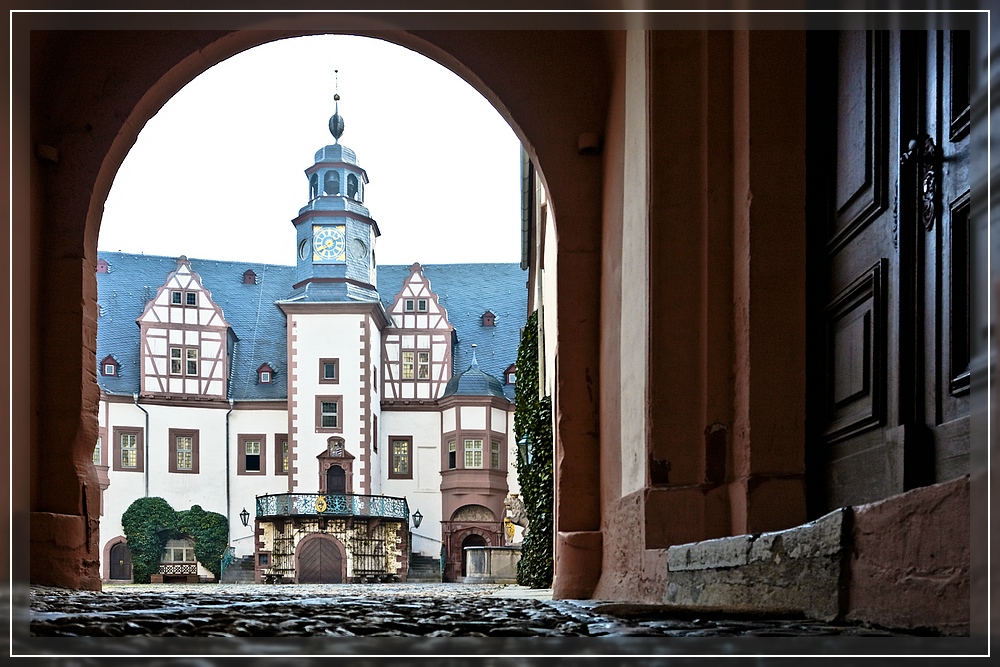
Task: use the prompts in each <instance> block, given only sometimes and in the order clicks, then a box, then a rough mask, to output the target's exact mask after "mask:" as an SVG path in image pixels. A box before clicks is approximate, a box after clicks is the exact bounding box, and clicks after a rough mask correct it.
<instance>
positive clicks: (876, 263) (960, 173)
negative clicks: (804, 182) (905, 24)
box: [807, 31, 969, 515]
mask: <svg viewBox="0 0 1000 667" xmlns="http://www.w3.org/2000/svg"><path fill="white" fill-rule="evenodd" d="M965 34H967V33H965ZM809 39H810V42H809V59H810V61H809V71H810V78H809V84H808V85H809V102H810V107H809V146H810V149H809V151H810V155H809V158H808V160H809V161H808V168H809V170H810V173H809V188H810V210H809V213H808V219H809V222H808V224H809V238H810V255H809V258H808V262H809V276H810V283H811V284H810V295H811V298H810V306H809V307H810V337H809V351H810V358H809V378H810V380H809V393H810V398H809V416H808V420H809V424H810V427H809V433H810V442H809V447H808V450H807V451H808V454H807V457H808V460H807V468H808V471H809V481H810V485H809V488H810V497H809V500H810V513H811V514H813V515H815V514H818V513H821V512H823V511H826V510H829V509H832V508H836V507H840V506H844V505H851V504H858V503H864V502H870V501H873V500H877V499H881V498H885V497H887V496H889V495H892V494H894V493H899V492H902V491H904V490H907V489H909V488H913V487H916V486H921V485H924V484H928V483H932V482H934V481H940V480H943V479H947V478H950V477H954V476H957V475H960V474H964V472H965V471H967V470H968V451H969V447H968V296H967V294H968V190H969V185H968V183H969V177H968V122H967V118H968V112H967V110H966V111H964V114H965V116H964V118H965V119H966V120H965V121H963V120H962V114H963V111H962V109H967V107H968V83H967V82H968V39H967V38H966V39H965V41H964V42H962V36H961V35H960V36H958V38H957V39H956V38H954V37H953V36H952V35H951V34H949V33H945V32H921V31H903V32H889V31H847V32H840V33H836V32H832V31H831V32H823V33H819V32H817V33H813V34H811V35H810V38H809ZM963 43H964V46H963ZM953 72H954V74H953ZM946 73H947V74H946ZM963 77H964V81H965V84H964V88H963V87H962V85H960V83H959V80H960V79H963ZM963 91H964V92H963ZM953 98H954V99H953ZM962 99H964V102H963V101H962ZM963 105H964V106H963ZM942 113H945V114H947V117H948V122H947V124H945V125H942V124H941V123H940V122H939V121H938V117H939V115H940V114H942ZM963 122H964V129H963V127H962V124H963ZM911 142H912V143H911ZM963 202H964V203H963ZM963 244H964V245H963ZM963 295H964V296H963ZM963 299H964V300H963Z"/></svg>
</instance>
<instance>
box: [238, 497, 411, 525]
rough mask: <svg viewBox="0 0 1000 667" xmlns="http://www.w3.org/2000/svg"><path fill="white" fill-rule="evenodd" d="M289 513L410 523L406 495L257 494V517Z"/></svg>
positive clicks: (278, 515) (282, 515) (291, 514)
mask: <svg viewBox="0 0 1000 667" xmlns="http://www.w3.org/2000/svg"><path fill="white" fill-rule="evenodd" d="M289 516H323V517H347V516H351V517H372V518H380V519H399V520H401V521H404V522H405V523H406V525H407V526H409V525H410V508H409V507H408V506H407V504H406V498H394V497H392V496H363V495H358V494H354V493H347V494H336V493H280V494H277V495H266V496H257V518H258V519H267V518H270V517H289Z"/></svg>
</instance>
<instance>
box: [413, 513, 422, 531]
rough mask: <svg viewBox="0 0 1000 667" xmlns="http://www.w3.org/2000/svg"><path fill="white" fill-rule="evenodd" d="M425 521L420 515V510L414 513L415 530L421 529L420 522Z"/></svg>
mask: <svg viewBox="0 0 1000 667" xmlns="http://www.w3.org/2000/svg"><path fill="white" fill-rule="evenodd" d="M423 520H424V515H423V514H421V513H420V510H417V511H416V512H414V513H413V527H414V528H420V522H421V521H423Z"/></svg>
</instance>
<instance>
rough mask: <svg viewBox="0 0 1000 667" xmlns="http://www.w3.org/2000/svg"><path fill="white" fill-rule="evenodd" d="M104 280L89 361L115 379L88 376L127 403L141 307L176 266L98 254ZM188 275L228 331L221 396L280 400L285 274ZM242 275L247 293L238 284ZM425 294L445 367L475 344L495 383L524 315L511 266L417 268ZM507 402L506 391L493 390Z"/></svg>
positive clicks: (464, 362)
mask: <svg viewBox="0 0 1000 667" xmlns="http://www.w3.org/2000/svg"><path fill="white" fill-rule="evenodd" d="M98 257H99V258H100V259H104V260H106V261H107V263H108V273H99V274H97V303H98V313H99V316H98V320H97V354H96V359H95V364H97V363H98V362H99V361H100V360H101V359H104V358H105V357H106V356H107V355H109V354H110V355H112V356H114V358H115V359H116V360H117V361H118V362H119V364H120V367H119V376H117V377H106V376H103V375H101V374H100V372H98V375H97V380H98V384H99V385H100V386H101V388H102V389H103V390H104V391H105V392H107V393H109V394H124V395H128V396H131V395H132V394H133V393H134V392H137V391H139V377H140V372H139V361H140V357H139V342H140V341H139V325H138V324H136V318H138V317H139V315H141V314H142V311H143V308H144V307H145V304H146V302H147V301H148V300H149V299H152V298H153V296H155V294H156V290H157V288H158V287H160V286H161V285H162V284H163V283H164V282H165V281H166V278H167V275H168V274H169V273H170V272H172V271H174V270H175V269H176V268H177V258H175V257H163V256H157V255H136V254H131V253H119V252H99V253H98ZM189 261H190V262H191V269H192V270H193V271H194V272H196V273H197V274H198V275H199V276H201V280H202V285H203V286H204V287H205V289H206V290H208V291H209V293H210V294H211V298H212V300H213V301H214V302H215V303H216V304H217V305H219V306H220V307H221V308H222V312H223V315H224V316H225V318H226V321H228V322H229V324H230V325H231V326H232V333H233V334H234V336H235V338H234V339H233V340H234V341H235V342H234V343H232V348H231V349H232V363H233V372H232V375H231V377H232V381H231V382H230V383H229V393H230V397H232V398H233V399H234V400H237V401H247V400H282V399H285V398H286V397H287V385H286V381H285V378H286V371H287V364H286V347H285V315H284V313H282V312H281V310H280V309H279V308H278V306H276V305H275V302H277V301H279V300H282V299H284V298H286V297H287V295H288V291H289V289H290V287H291V285H292V284H293V283H294V281H295V267H294V266H282V265H277V264H261V263H256V262H231V261H219V260H208V259H196V258H189ZM247 269H252V270H253V271H254V273H256V274H257V284H256V285H246V284H244V283H243V273H244V272H245V271H246V270H247ZM423 269H424V276H425V277H426V278H428V279H429V280H430V283H431V289H432V290H434V292H436V293H437V294H438V296H439V300H440V303H441V305H442V306H444V307H445V308H446V309H447V311H448V319H449V321H450V322H451V323H452V324H453V325H454V327H455V335H456V341H455V342H454V346H453V348H454V355H455V356H454V359H453V361H454V363H453V369H454V370H455V372H456V373H461V372H464V371H466V370H467V369H468V368H469V367H470V366H471V363H472V348H471V345H472V343H476V344H477V349H476V356H477V360H478V362H479V366H480V368H481V369H482V370H483V371H485V372H486V373H489V374H490V375H492V376H494V377H495V378H503V376H504V371H505V370H506V369H507V367H508V366H510V365H511V364H512V363H514V361H515V360H516V359H517V345H518V343H519V341H520V332H521V328H522V327H523V326H524V323H525V320H526V316H527V313H526V311H527V298H528V294H527V289H526V286H525V281H526V274H525V272H524V271H522V270H521V268H520V266H519V265H518V264H431V265H427V266H424V267H423ZM409 274H410V267H409V265H406V266H403V265H381V266H379V267H378V288H379V296H380V297H381V299H382V302H383V303H384V304H386V305H387V306H388V305H389V304H391V303H392V300H393V298H394V297H395V296H396V294H398V293H399V291H400V290H401V289H402V286H403V280H404V279H405V278H407V277H408V276H409ZM487 310H490V311H492V312H493V313H495V314H496V326H494V327H483V326H482V320H481V317H482V314H483V313H484V312H486V311H487ZM263 363H267V364H268V365H269V366H271V368H273V369H274V372H275V373H274V378H273V382H272V383H271V384H264V385H261V384H257V369H258V368H259V367H260V365H261V364H263ZM503 389H504V393H505V395H506V396H507V397H508V398H510V399H511V400H513V397H514V387H513V385H503Z"/></svg>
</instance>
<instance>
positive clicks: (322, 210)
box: [288, 93, 379, 303]
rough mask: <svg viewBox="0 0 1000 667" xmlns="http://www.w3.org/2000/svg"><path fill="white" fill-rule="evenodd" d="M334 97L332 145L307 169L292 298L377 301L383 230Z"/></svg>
mask: <svg viewBox="0 0 1000 667" xmlns="http://www.w3.org/2000/svg"><path fill="white" fill-rule="evenodd" d="M333 99H334V113H333V116H331V117H330V124H329V127H330V134H332V135H333V144H332V145H329V146H324V147H323V148H321V149H319V150H318V151H316V155H315V157H314V162H313V165H312V166H311V167H309V168H308V169H306V172H305V174H306V179H307V180H308V183H309V200H308V202H307V203H306V205H305V206H303V207H302V208H301V209H299V214H298V216H296V217H295V218H294V219H293V220H292V224H293V225H295V244H296V256H295V257H296V259H295V262H296V272H295V284H294V285H293V287H292V293H291V294H290V295H289V297H288V298H289V299H296V298H305V299H307V300H308V301H313V302H317V301H318V302H326V303H331V302H344V301H346V302H352V301H353V302H357V301H362V302H373V301H378V294H377V292H376V291H375V252H374V247H375V239H376V238H377V237H378V236H379V229H378V225H377V224H376V223H375V221H374V220H372V218H371V216H370V214H369V212H368V208H367V207H366V206H365V204H364V201H365V186H366V185H367V184H368V174H367V173H366V172H365V170H364V169H362V168H361V167H360V166H358V161H357V156H356V155H355V153H354V151H353V150H351V149H350V148H347V147H346V146H344V145H343V144H341V143H340V137H341V136H342V135H343V133H344V118H343V117H342V116H341V115H340V94H339V93H337V94H335V95H334V96H333Z"/></svg>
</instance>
